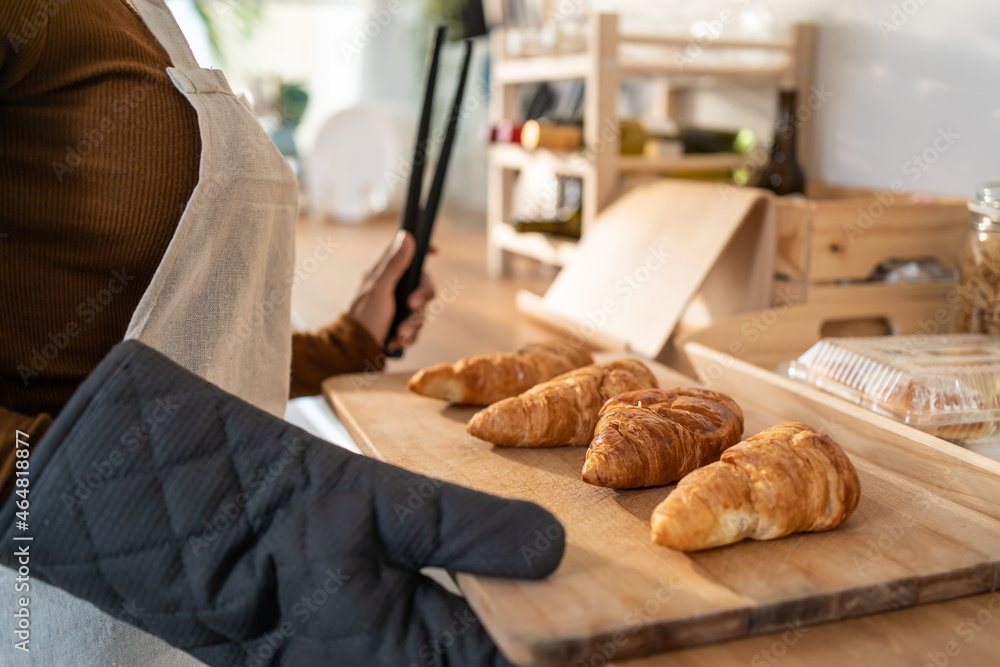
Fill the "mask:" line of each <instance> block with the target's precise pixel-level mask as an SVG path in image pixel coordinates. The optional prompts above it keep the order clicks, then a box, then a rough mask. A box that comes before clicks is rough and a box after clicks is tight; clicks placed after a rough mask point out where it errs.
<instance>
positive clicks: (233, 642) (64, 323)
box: [0, 0, 562, 665]
mask: <svg viewBox="0 0 1000 667" xmlns="http://www.w3.org/2000/svg"><path fill="white" fill-rule="evenodd" d="M134 4H135V6H134V7H133V6H132V4H131V3H127V2H126V0H12V1H11V0H8V1H7V2H5V3H4V4H3V5H2V6H0V32H2V34H3V35H5V36H6V39H5V40H4V42H3V44H2V50H0V203H2V207H0V286H2V287H0V317H2V321H3V322H4V324H5V325H6V326H5V327H4V334H3V336H2V337H0V377H2V385H0V443H2V449H0V461H2V471H0V482H2V483H3V484H4V486H3V493H4V497H5V499H6V503H5V504H3V509H2V510H0V520H2V521H3V523H2V524H0V531H4V535H5V537H4V546H3V552H2V553H3V555H2V556H0V558H2V560H3V562H4V564H6V565H9V566H14V567H18V561H17V559H16V558H12V557H11V554H12V553H14V552H13V550H12V548H11V545H15V544H18V543H16V542H14V541H13V540H14V537H15V536H17V535H19V534H20V535H22V536H23V533H18V532H17V531H18V530H25V531H26V530H28V529H27V528H20V529H19V528H17V527H16V525H15V520H14V519H15V516H18V517H20V515H17V514H16V513H17V512H18V511H22V512H28V511H29V509H27V508H30V517H31V522H30V525H31V526H34V527H36V528H37V532H36V533H35V534H34V535H33V536H32V537H33V539H34V541H33V542H32V549H33V551H32V553H31V563H32V566H31V567H33V568H35V569H34V570H33V571H34V572H35V574H36V575H37V576H38V577H41V578H43V579H47V580H49V581H50V582H52V583H54V584H56V585H57V586H59V587H61V588H64V589H66V590H68V591H69V592H71V593H72V594H73V595H75V596H77V597H81V598H83V599H86V600H89V601H90V602H92V603H93V604H95V605H96V606H98V607H100V608H101V609H103V610H104V611H106V612H109V613H111V614H112V615H116V616H119V617H121V618H123V619H124V620H126V621H127V622H129V623H131V624H133V625H136V626H138V627H140V628H143V629H145V630H147V631H149V632H151V633H153V634H156V635H158V636H160V637H162V638H163V639H165V640H166V641H167V642H169V643H171V644H173V645H175V646H178V647H180V648H182V649H184V650H186V651H188V652H189V653H191V654H192V655H195V656H196V657H198V658H199V659H200V660H203V661H206V662H208V663H210V664H220V665H222V664H278V663H280V664H314V663H315V662H321V661H322V662H331V661H332V662H335V663H336V664H362V663H372V662H374V663H375V664H394V665H395V664H411V663H413V664H463V665H473V664H481V663H482V664H494V663H504V660H503V658H502V656H500V655H499V654H498V653H497V652H496V649H495V648H494V647H493V646H492V644H491V642H490V641H489V638H488V637H487V636H486V634H485V632H484V631H483V630H482V628H481V627H480V626H478V624H476V623H466V624H465V626H464V627H465V628H466V629H464V630H463V632H462V633H461V635H460V636H459V635H458V634H457V633H452V635H451V640H450V641H447V642H445V641H444V640H443V637H444V633H446V632H451V631H448V630H446V628H448V627H451V625H453V623H454V618H457V617H458V616H460V615H461V614H468V610H467V608H466V607H464V602H462V601H460V600H458V599H456V598H453V597H452V596H449V595H448V594H446V593H444V592H443V591H441V590H440V589H437V588H435V587H433V586H431V585H430V584H429V583H428V582H427V581H426V580H424V579H422V578H421V576H420V575H419V573H418V570H419V569H420V568H421V567H423V566H426V565H438V566H442V567H448V568H450V569H459V570H463V571H470V572H478V573H483V574H494V575H501V576H528V577H535V576H543V575H545V574H547V573H548V572H549V571H551V569H554V567H555V565H556V564H557V563H558V560H559V557H560V556H561V553H562V549H561V544H560V545H557V546H559V547H560V548H558V549H553V550H551V552H550V553H551V556H550V557H549V558H548V559H546V560H545V562H538V561H535V562H534V563H533V564H527V563H524V562H523V559H521V558H520V551H519V547H520V545H521V544H524V543H525V542H526V541H527V540H528V539H529V537H530V536H531V535H533V534H534V531H535V530H536V529H538V528H542V529H544V528H546V527H551V526H552V525H553V524H554V523H556V522H555V520H554V519H553V518H552V517H551V516H550V515H548V514H547V513H545V512H543V511H542V510H540V509H539V508H536V507H534V506H530V505H527V504H525V503H514V502H511V501H501V500H499V499H493V498H490V497H488V496H484V495H482V494H476V493H473V492H469V491H465V490H462V489H459V488H457V487H451V486H450V485H441V484H440V483H434V487H435V488H436V489H438V491H437V494H436V495H435V497H434V498H433V499H432V501H431V502H430V503H429V510H428V511H426V512H420V513H417V515H416V516H415V517H413V520H412V521H411V520H406V521H403V520H400V521H398V522H395V521H393V520H392V519H393V517H396V516H397V514H396V513H394V510H393V508H394V507H396V506H397V505H400V503H405V499H406V497H407V491H408V490H411V489H412V488H414V487H415V486H418V485H420V484H426V483H427V480H425V479H422V478H419V477H417V476H413V475H409V474H408V473H405V472H404V471H401V470H398V469H396V468H393V467H391V466H385V465H382V464H378V463H377V462H374V461H369V460H366V459H362V458H360V457H354V456H351V455H349V454H347V453H345V452H343V451H340V450H338V449H336V448H332V447H329V446H326V445H324V444H323V443H321V442H319V441H316V440H315V439H312V438H309V437H308V436H306V435H305V434H303V433H301V432H297V431H295V429H292V428H291V427H289V426H287V425H285V424H283V423H282V422H280V420H278V419H276V418H275V417H273V416H271V415H268V414H267V412H270V413H271V414H272V415H274V414H280V412H281V410H282V409H283V405H284V402H285V400H287V397H288V396H289V387H290V391H291V395H292V396H297V395H306V394H310V393H316V392H317V391H318V388H319V382H320V381H321V380H322V379H323V378H324V377H326V376H328V375H330V374H334V373H337V372H349V371H354V370H362V369H365V368H370V367H371V366H372V365H374V366H376V367H381V364H382V357H381V354H380V345H379V341H381V340H383V339H384V338H385V336H386V335H387V333H388V329H389V326H390V321H391V319H392V315H393V307H394V306H393V298H392V292H393V288H394V286H395V283H396V282H397V280H398V278H399V276H400V275H401V274H402V272H403V271H404V270H405V268H406V267H407V266H408V264H409V262H410V258H411V257H412V253H413V240H412V238H409V237H406V236H405V235H401V236H398V237H397V238H396V240H395V241H394V243H393V245H392V246H391V247H390V248H389V249H388V250H387V251H386V253H385V255H384V256H383V257H382V258H381V259H380V260H379V262H378V263H377V264H376V265H375V267H374V268H373V270H372V271H371V272H370V273H369V274H368V275H367V276H366V278H365V280H364V281H363V284H362V287H361V289H360V290H359V292H358V294H357V296H356V298H355V299H354V300H353V301H352V303H351V305H350V307H349V309H348V311H347V313H345V314H343V315H341V316H340V317H339V318H338V319H337V320H336V321H334V322H333V323H332V324H330V325H329V326H328V327H325V328H324V329H322V330H321V331H319V332H317V333H295V334H292V333H291V331H290V327H289V325H288V321H289V292H290V283H291V275H292V231H293V224H294V216H295V213H296V203H295V193H296V189H295V184H294V181H293V179H292V178H291V174H290V172H289V171H288V169H287V166H286V165H285V163H284V162H283V160H282V159H281V157H280V155H278V154H277V151H276V150H274V148H273V146H271V145H270V144H269V142H268V141H267V140H266V137H264V135H263V133H262V132H261V130H260V128H259V126H258V125H257V124H256V123H255V121H254V119H253V118H252V116H251V115H250V114H249V112H248V111H247V110H246V109H245V108H243V107H242V106H241V105H240V103H239V102H238V101H237V100H236V98H235V97H233V95H232V93H231V91H230V90H229V88H228V84H226V82H225V79H224V78H223V77H222V76H221V74H220V73H219V72H217V71H215V70H202V69H200V68H198V67H197V63H196V62H195V61H194V58H193V56H191V54H190V51H189V50H188V49H187V46H186V44H185V43H184V41H183V38H182V37H181V36H180V34H179V31H178V30H177V28H176V25H175V24H174V23H173V20H172V18H171V17H170V14H169V11H168V10H167V9H166V7H165V6H164V5H163V3H162V0H135V3H134ZM432 295H433V291H432V289H431V288H430V286H429V284H427V283H425V284H424V285H422V286H421V288H420V289H418V290H417V291H416V292H415V293H414V294H413V295H411V297H410V305H411V307H412V308H413V309H414V311H415V313H416V314H415V316H414V317H412V318H411V319H409V320H408V321H407V322H406V323H405V325H404V326H402V327H401V328H400V330H399V332H398V339H397V341H396V342H395V344H399V345H407V344H409V343H411V342H412V341H413V340H414V338H415V337H416V334H417V331H418V330H419V326H420V311H421V309H422V308H423V306H424V304H426V302H427V301H428V300H429V299H430V298H431V297H432ZM39 297H41V298H39ZM123 337H124V338H127V339H130V340H131V341H133V342H130V343H127V344H124V345H120V346H118V347H115V344H116V343H118V342H119V341H120V340H122V338H123ZM136 341H137V342H136ZM289 343H290V344H289ZM112 348H114V351H113V352H111V350H112ZM109 352H110V354H109ZM102 359H104V361H103V362H102V361H101V360H102ZM289 369H290V371H291V372H290V378H289ZM195 376H198V377H195ZM85 378H87V379H86V381H84V379H85ZM199 378H200V379H199ZM203 380H208V381H209V382H211V384H208V383H206V382H204V381H203ZM220 388H221V389H220ZM222 390H226V391H225V392H223V391H222ZM74 392H75V393H74ZM226 392H228V393H226ZM234 395H235V396H234ZM71 396H73V399H72V401H70V397H71ZM236 397H239V398H236ZM240 399H243V400H242V401H241V400H240ZM253 406H255V407H253ZM160 417H162V419H161V418H160ZM53 418H55V421H54V422H53ZM137 425H138V426H137ZM136 428H138V429H139V430H138V431H136V430H135V429H136ZM46 433H47V435H46V437H44V438H43V437H42V436H43V435H45V434H46ZM130 434H131V437H128V436H129V435H130ZM29 451H30V452H31V457H30V459H28V458H26V456H27V452H29ZM29 466H30V467H29ZM19 471H20V472H23V473H25V474H24V475H22V476H20V477H18V472H19ZM28 473H30V477H29V476H28ZM21 479H23V480H29V479H30V484H31V487H30V489H29V488H28V487H27V481H25V483H24V484H22V482H21V481H19V480H21ZM12 488H13V489H14V490H15V491H14V492H12ZM29 499H30V500H29ZM25 516H27V515H25ZM407 517H408V515H407ZM279 519H280V520H279ZM18 521H20V518H19V519H18ZM27 524H28V522H25V525H27ZM17 525H20V524H17ZM317 525H319V526H324V527H325V529H323V530H320V529H317V528H316V526H317ZM43 527H44V528H43ZM153 554H155V557H153ZM112 564H113V565H112ZM33 585H37V584H33ZM321 598H322V599H323V603H322V604H320V603H319V600H320V599H321ZM67 605H68V606H67V609H69V608H70V603H69V602H67ZM34 613H35V614H36V617H38V615H40V614H43V613H45V610H43V609H40V608H36V609H34ZM74 613H79V614H83V613H84V612H83V611H79V610H77V611H75V612H74ZM473 620H474V619H473ZM345 628H346V629H347V630H346V631H345ZM66 636H67V642H70V644H69V646H64V647H63V648H62V649H61V650H64V651H66V653H63V654H60V655H59V657H58V658H51V659H52V660H53V661H54V662H52V663H51V664H59V661H60V660H65V659H66V656H67V655H69V652H71V651H72V650H73V647H72V643H71V640H72V637H71V635H70V633H67V635H66ZM41 650H43V649H42V648H41V647H39V648H38V651H41ZM82 659H83V658H82V656H81V654H80V653H77V654H75V655H74V658H73V662H74V664H81V662H80V660H82ZM43 660H44V658H43ZM42 664H45V663H44V662H43V663H42ZM83 664H86V663H85V662H84V663H83Z"/></svg>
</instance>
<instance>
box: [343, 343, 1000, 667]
mask: <svg viewBox="0 0 1000 667" xmlns="http://www.w3.org/2000/svg"><path fill="white" fill-rule="evenodd" d="M605 356H607V355H605ZM649 365H650V367H651V368H653V369H654V371H655V372H656V374H657V376H658V377H659V379H660V381H661V384H662V385H663V386H672V385H679V384H692V381H691V380H690V379H689V378H685V377H684V376H681V375H679V374H676V373H674V372H672V371H670V370H669V369H667V368H665V367H663V366H659V365H657V364H654V363H650V364H649ZM405 381H406V377H405V376H402V375H384V376H379V377H374V378H372V377H360V376H342V377H339V378H332V379H330V380H328V381H327V383H326V384H325V386H324V390H325V394H326V396H327V398H328V400H330V402H331V403H332V404H333V406H334V408H335V409H336V410H337V412H338V414H339V416H340V418H341V419H342V420H343V421H344V424H345V425H346V426H347V428H348V430H349V431H350V432H351V435H352V436H353V437H354V439H355V441H356V442H357V444H358V446H359V447H360V448H361V449H362V451H364V452H365V453H366V454H368V455H370V456H373V457H376V458H378V459H381V460H384V461H388V462H390V463H394V464H396V465H400V466H402V467H404V468H407V469H409V470H413V471H415V472H419V473H423V474H427V475H430V476H433V477H437V478H440V479H444V480H447V481H450V482H455V483H458V484H462V485H465V486H468V487H471V488H475V489H480V490H482V491H487V492H491V493H495V494H497V495H502V496H507V497H512V498H522V499H527V500H532V501H534V502H537V503H538V504H540V505H542V506H543V507H545V508H547V509H548V510H550V511H551V512H553V513H554V514H555V515H556V516H557V517H558V518H559V519H560V520H561V521H562V523H563V524H564V526H565V528H566V534H567V549H566V555H565V557H564V559H563V561H562V564H561V565H560V567H559V568H558V570H557V571H556V572H555V573H553V574H552V575H551V576H550V577H548V578H547V579H545V580H543V581H531V582H528V581H514V580H505V579H496V578H489V577H473V576H469V575H462V574H459V575H458V583H459V586H460V587H461V588H462V590H463V592H464V593H465V595H466V597H467V599H468V600H469V603H470V604H471V605H472V608H473V609H474V610H475V612H476V614H477V615H478V616H479V618H480V619H481V621H482V622H483V624H484V626H485V627H486V629H487V630H488V631H489V633H490V635H491V636H492V637H493V639H494V640H495V641H496V642H497V644H498V645H499V646H500V648H501V649H502V650H503V652H504V653H505V654H506V655H507V657H508V658H510V659H511V660H512V661H514V662H516V663H518V664H521V665H580V664H606V662H607V661H608V660H611V659H622V658H627V657H630V656H639V655H647V654H650V653H655V652H660V651H664V650H669V649H674V648H679V647H686V646H693V645H697V644H701V643H707V642H715V641H720V640H725V639H730V638H735V637H742V636H746V635H750V634H758V633H765V632H771V631H775V630H782V629H787V628H795V627H798V626H799V625H804V624H811V623H818V622H822V621H829V620H835V619H841V618H847V617H851V616H858V615H862V614H869V613H874V612H879V611H885V610H889V609H897V608H901V607H907V606H912V605H915V604H920V603H925V602H931V601H936V600H944V599H949V598H954V597H959V596H964V595H971V594H974V593H978V592H985V591H990V590H995V589H996V588H998V586H1000V566H998V562H1000V521H997V520H996V519H993V518H990V517H987V516H985V515H983V514H981V513H980V512H977V511H974V510H971V509H969V508H967V507H964V506H962V505H960V504H958V503H956V502H953V501H951V500H947V499H945V498H942V497H941V496H939V495H937V494H935V493H933V492H931V491H930V490H928V489H926V488H921V487H920V486H918V485H916V484H914V483H912V482H909V481H907V480H905V479H903V478H902V477H900V476H898V475H896V474H893V473H890V472H887V471H886V470H885V469H884V468H882V467H880V466H877V465H874V464H872V463H869V462H867V461H864V460H862V459H861V458H860V457H857V456H852V459H853V460H854V462H855V464H856V466H857V468H858V471H859V473H860V475H861V483H862V498H861V502H860V503H859V506H858V509H857V511H856V513H855V514H854V516H852V517H851V519H850V520H849V521H848V522H847V523H845V524H844V525H843V526H841V527H840V528H839V529H838V530H835V531H831V532H828V533H814V534H806V535H793V536H790V537H787V538H784V539H782V540H777V541H773V542H744V543H740V544H736V545H732V546H730V547H725V548H722V549H716V550H712V551H707V552H702V553H696V554H683V553H680V552H676V551H672V550H670V549H667V548H664V547H660V546H657V545H655V544H653V542H652V541H651V540H650V537H649V524H648V521H649V516H650V514H651V512H652V509H653V507H655V505H656V504H657V503H658V502H659V501H660V500H662V499H663V498H664V497H665V496H666V495H667V493H668V491H669V489H670V487H662V488H655V489H644V490H634V491H614V490H611V489H605V488H600V487H595V486H590V485H588V484H585V483H583V482H582V481H581V480H580V470H581V467H582V464H583V459H584V455H585V449H584V448H583V447H560V448H555V449H544V450H538V449H504V448H494V447H493V446H491V445H489V444H488V443H485V442H483V441H480V440H477V439H476V438H473V437H472V436H469V435H468V434H466V432H465V423H466V421H467V420H468V418H469V417H470V416H471V415H472V414H473V413H474V412H475V409H474V408H465V407H453V406H446V405H445V404H444V403H442V402H440V401H436V400H433V399H427V398H423V397H420V396H416V395H413V394H410V393H409V392H407V391H406V390H405ZM732 393H733V395H734V397H735V398H736V399H737V400H739V401H741V403H745V404H747V403H749V402H750V401H748V400H746V397H743V396H741V395H740V392H739V391H737V390H735V389H734V390H733V391H732ZM770 408H771V409H770V414H765V413H762V412H757V411H754V410H747V425H746V432H747V434H752V433H755V432H757V431H760V430H762V429H764V428H767V427H768V426H771V425H774V424H776V423H779V422H781V421H785V420H786V418H787V417H786V415H784V414H783V412H782V408H783V406H782V405H781V404H780V403H776V404H774V405H773V406H770ZM387 416H391V417H387ZM816 426H817V427H820V428H822V427H823V424H819V423H817V424H816ZM875 428H876V430H877V427H875ZM844 437H845V438H854V437H865V436H864V435H859V436H855V435H854V434H853V433H846V432H845V435H844ZM842 444H843V445H844V446H845V449H847V450H848V451H849V452H852V453H853V452H854V451H857V450H858V448H859V447H858V445H857V443H854V442H842ZM994 488H995V489H996V492H997V495H1000V484H997V485H996V486H995V487H994ZM522 546H523V547H526V548H528V549H535V548H538V549H543V548H545V541H544V540H542V539H540V540H539V541H538V543H537V544H533V545H522ZM526 553H530V551H529V552H526Z"/></svg>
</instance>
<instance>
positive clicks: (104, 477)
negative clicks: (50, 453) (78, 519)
mask: <svg viewBox="0 0 1000 667" xmlns="http://www.w3.org/2000/svg"><path fill="white" fill-rule="evenodd" d="M180 407H181V406H180V403H178V402H177V399H176V398H175V397H173V396H167V397H166V398H162V397H161V398H157V399H156V401H154V402H153V405H152V409H149V408H148V407H147V408H146V409H145V410H144V412H146V413H147V414H148V416H146V417H144V418H143V419H142V420H141V421H140V422H138V423H136V424H132V426H130V427H129V428H128V429H127V430H126V431H125V432H124V433H122V435H121V437H120V438H119V439H118V441H119V444H120V446H118V447H115V448H114V449H112V450H111V451H110V452H109V453H108V455H107V456H105V457H104V458H103V459H102V460H100V461H95V462H93V463H91V464H90V467H89V468H88V469H87V470H85V471H77V472H75V473H74V475H73V481H74V482H75V483H76V487H75V488H74V489H72V490H71V491H66V492H63V494H62V496H60V500H62V502H63V506H65V508H66V510H67V511H72V509H73V508H74V507H75V506H77V505H78V504H80V503H82V502H83V501H84V500H86V499H87V498H89V497H90V496H92V495H93V494H94V492H95V491H97V490H98V489H99V488H101V487H102V486H104V484H106V483H107V481H108V480H109V479H111V478H112V477H113V476H114V474H115V472H116V471H117V470H118V469H119V468H121V467H122V465H124V464H125V461H127V460H128V459H129V457H130V455H132V454H133V453H135V451H136V450H137V449H139V446H140V445H143V444H146V443H148V442H149V439H150V437H151V436H152V434H153V433H155V432H156V431H157V429H159V428H160V426H161V425H163V424H164V423H166V422H167V421H168V420H169V419H170V418H171V417H172V416H174V415H175V414H177V411H178V410H179V409H180Z"/></svg>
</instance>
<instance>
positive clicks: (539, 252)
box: [490, 222, 576, 266]
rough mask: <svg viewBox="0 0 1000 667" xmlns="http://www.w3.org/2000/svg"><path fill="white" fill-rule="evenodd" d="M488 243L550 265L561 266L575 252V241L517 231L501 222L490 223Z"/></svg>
mask: <svg viewBox="0 0 1000 667" xmlns="http://www.w3.org/2000/svg"><path fill="white" fill-rule="evenodd" d="M490 243H491V244H493V245H496V246H497V247H500V248H503V249H504V250H507V251H509V252H514V253H517V254H518V255H523V256H525V257H530V258H532V259H536V260H538V261H539V262H544V263H545V264H551V265H552V266H563V265H564V264H566V262H568V261H569V259H570V258H571V257H572V256H573V255H574V254H575V253H576V241H574V240H573V239H570V238H560V237H558V236H552V235H550V234H540V233H538V232H523V233H522V232H518V231H517V230H515V229H514V228H513V227H512V226H510V225H508V224H506V223H503V222H498V223H492V224H491V225H490Z"/></svg>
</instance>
